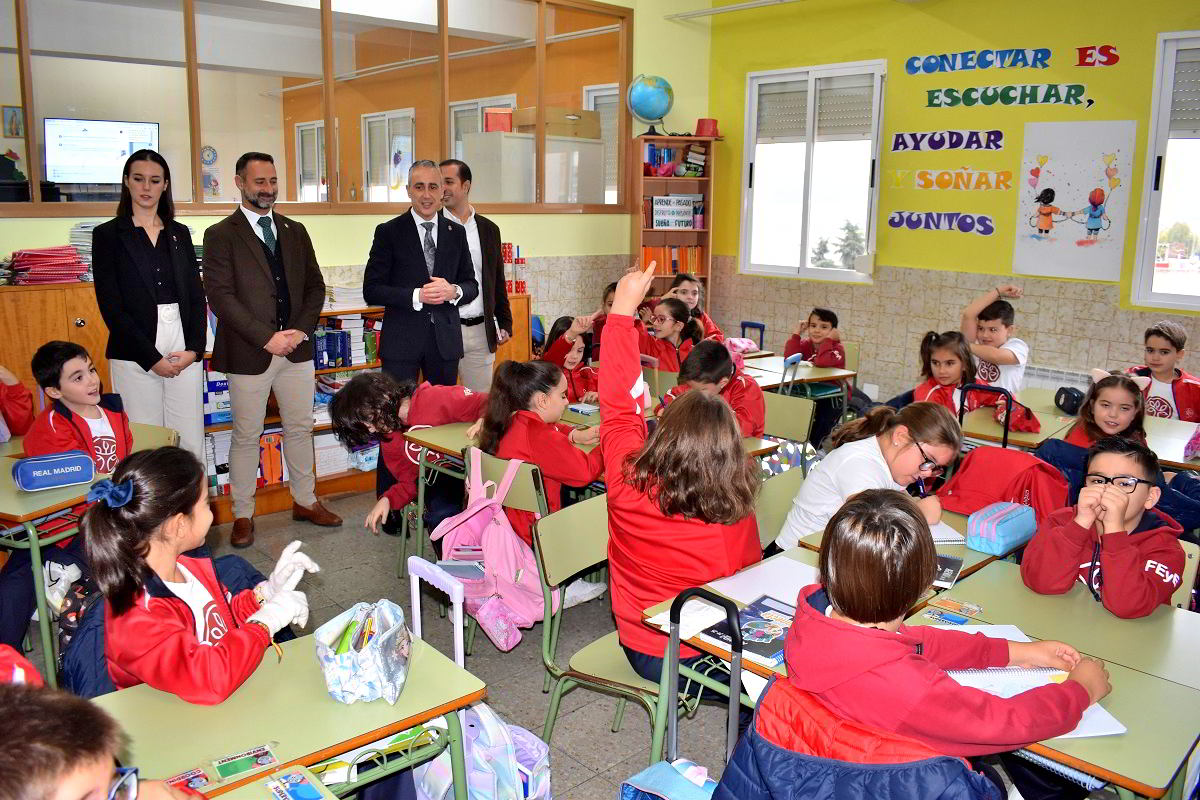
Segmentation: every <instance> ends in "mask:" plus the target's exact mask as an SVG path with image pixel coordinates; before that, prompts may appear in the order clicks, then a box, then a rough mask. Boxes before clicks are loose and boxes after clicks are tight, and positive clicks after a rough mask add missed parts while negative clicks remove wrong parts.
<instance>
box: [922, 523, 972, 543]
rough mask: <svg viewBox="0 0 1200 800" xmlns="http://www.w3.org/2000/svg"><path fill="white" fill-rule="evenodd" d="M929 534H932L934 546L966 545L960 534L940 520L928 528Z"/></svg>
mask: <svg viewBox="0 0 1200 800" xmlns="http://www.w3.org/2000/svg"><path fill="white" fill-rule="evenodd" d="M929 532H930V533H932V534H933V543H934V544H961V545H965V544H966V543H967V540H966V538H965V537H964V536H963V535H962V534H961V533H959V532H958V531H956V530H954V528H951V527H950V526H949V525H947V524H946V523H944V522H942V521H940V520H939V521H937V522H935V523H933V524H932V525H930V526H929Z"/></svg>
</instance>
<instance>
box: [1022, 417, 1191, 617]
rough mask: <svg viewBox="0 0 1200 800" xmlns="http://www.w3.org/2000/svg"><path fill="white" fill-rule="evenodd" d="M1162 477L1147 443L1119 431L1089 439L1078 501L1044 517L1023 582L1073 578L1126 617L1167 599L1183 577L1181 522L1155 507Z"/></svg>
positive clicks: (1044, 588)
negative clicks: (1100, 437) (1090, 440)
mask: <svg viewBox="0 0 1200 800" xmlns="http://www.w3.org/2000/svg"><path fill="white" fill-rule="evenodd" d="M1160 482H1161V478H1160V477H1159V473H1158V458H1157V457H1156V456H1155V455H1154V453H1153V452H1151V451H1150V449H1149V448H1148V447H1146V446H1145V445H1144V444H1141V443H1140V442H1136V441H1133V440H1132V439H1125V438H1121V437H1117V436H1110V437H1107V438H1104V439H1100V440H1099V441H1097V442H1096V443H1095V444H1093V445H1092V446H1091V449H1089V450H1088V453H1087V474H1086V475H1085V476H1084V479H1083V488H1082V489H1081V490H1080V492H1079V500H1078V502H1077V503H1076V504H1075V505H1074V506H1068V507H1067V508H1060V509H1059V510H1058V511H1055V512H1054V513H1053V514H1051V515H1050V516H1049V517H1047V518H1046V520H1045V521H1044V522H1043V523H1042V524H1041V526H1040V527H1039V528H1038V531H1037V533H1036V534H1034V537H1033V539H1032V540H1030V542H1029V545H1028V546H1027V547H1026V548H1025V556H1024V558H1023V559H1022V561H1021V577H1022V579H1024V581H1025V585H1026V586H1028V587H1029V588H1030V589H1032V590H1033V591H1035V592H1039V593H1041V594H1064V593H1065V592H1067V591H1069V590H1070V588H1071V586H1072V584H1074V583H1075V581H1076V580H1078V581H1080V582H1082V583H1083V585H1084V586H1086V587H1087V588H1088V590H1089V591H1090V592H1091V593H1092V596H1093V597H1095V598H1096V599H1097V600H1099V601H1100V602H1102V603H1103V604H1104V607H1105V608H1107V609H1108V610H1109V611H1111V612H1112V613H1114V614H1116V615H1117V616H1118V617H1123V618H1125V619H1133V618H1136V617H1144V616H1146V615H1147V614H1149V613H1150V612H1152V611H1154V609H1155V608H1157V607H1158V606H1159V605H1160V604H1163V603H1170V602H1171V595H1172V594H1173V593H1174V592H1175V590H1176V589H1178V588H1179V584H1180V581H1181V580H1182V578H1181V576H1182V574H1183V564H1184V554H1183V548H1182V547H1180V545H1179V535H1180V534H1181V533H1182V532H1183V529H1182V528H1181V527H1180V526H1179V523H1177V522H1176V521H1175V520H1173V519H1171V517H1169V516H1167V515H1166V514H1165V513H1163V512H1162V511H1159V510H1157V509H1155V508H1154V504H1155V503H1157V502H1158V498H1159V495H1160V490H1159V488H1158V485H1157V484H1159V483H1160Z"/></svg>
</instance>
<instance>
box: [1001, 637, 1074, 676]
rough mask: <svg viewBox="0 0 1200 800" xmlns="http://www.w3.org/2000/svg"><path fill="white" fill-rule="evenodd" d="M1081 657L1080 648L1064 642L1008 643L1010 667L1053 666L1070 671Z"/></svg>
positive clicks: (1053, 667)
mask: <svg viewBox="0 0 1200 800" xmlns="http://www.w3.org/2000/svg"><path fill="white" fill-rule="evenodd" d="M1080 658H1081V656H1080V655H1079V651H1078V650H1076V649H1075V648H1074V647H1071V645H1069V644H1065V643H1063V642H1055V641H1050V640H1047V641H1044V642H1009V643H1008V665H1009V666H1010V667H1051V668H1052V669H1061V670H1065V671H1067V672H1070V671H1071V670H1073V669H1075V667H1077V666H1078V665H1079V660H1080Z"/></svg>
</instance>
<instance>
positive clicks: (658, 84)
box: [625, 75, 675, 136]
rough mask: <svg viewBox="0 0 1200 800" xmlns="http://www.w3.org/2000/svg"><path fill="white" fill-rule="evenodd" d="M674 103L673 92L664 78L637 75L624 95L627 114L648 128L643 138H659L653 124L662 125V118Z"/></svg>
mask: <svg viewBox="0 0 1200 800" xmlns="http://www.w3.org/2000/svg"><path fill="white" fill-rule="evenodd" d="M674 103H675V92H674V91H673V90H672V89H671V84H669V83H667V80H666V78H661V77H659V76H658V75H638V76H637V77H636V78H634V79H633V81H632V82H631V83H630V84H629V91H628V92H626V93H625V104H626V105H627V106H629V113H630V114H633V116H635V117H637V118H638V119H640V120H641V121H642V122H645V123H646V124H648V125H649V126H650V130H648V131H646V133H645V134H643V135H644V136H661V135H662V134H660V133H659V132H658V131H657V130H655V128H654V124H655V123H659V124H663V117H665V116H666V115H667V112H668V111H670V110H671V106H672V105H673V104H674Z"/></svg>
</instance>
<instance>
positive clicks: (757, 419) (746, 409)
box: [659, 372, 767, 436]
mask: <svg viewBox="0 0 1200 800" xmlns="http://www.w3.org/2000/svg"><path fill="white" fill-rule="evenodd" d="M691 388H692V387H690V386H688V385H687V384H686V383H681V384H678V385H676V386H674V387H672V389H671V391H669V392H667V393H666V395H664V396H663V402H662V405H661V406H660V407H659V409H660V411H661V409H662V408H665V407H666V406H667V405H668V404H669V403H670V402H671V401H672V400H674V399H675V398H676V397H679V396H680V395H682V394H683V393H685V392H687V391H688V390H689V389H691ZM721 397H722V398H723V399H724V400H725V402H726V403H728V404H729V407H730V408H732V409H733V413H734V416H736V417H737V422H738V428H740V429H741V431H742V436H762V435H763V430H764V429H765V428H766V425H767V401H766V400H764V399H763V393H762V388H761V387H760V386H759V385H758V384H757V383H755V382H754V379H753V378H749V377H747V376H746V375H745V374H743V373H741V372H738V373H737V374H736V375H734V376H733V377H732V378H731V379H730V380H729V383H727V384H725V388H724V389H722V390H721Z"/></svg>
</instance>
